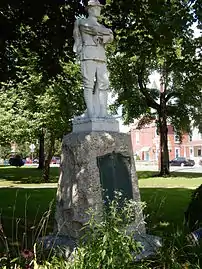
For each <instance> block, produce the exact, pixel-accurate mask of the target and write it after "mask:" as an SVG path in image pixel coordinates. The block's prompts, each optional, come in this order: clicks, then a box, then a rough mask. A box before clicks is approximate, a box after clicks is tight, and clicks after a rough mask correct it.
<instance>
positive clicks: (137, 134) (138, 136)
mask: <svg viewBox="0 0 202 269" xmlns="http://www.w3.org/2000/svg"><path fill="white" fill-rule="evenodd" d="M139 143H140V133H139V132H137V133H136V144H139Z"/></svg>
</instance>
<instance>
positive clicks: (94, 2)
mask: <svg viewBox="0 0 202 269" xmlns="http://www.w3.org/2000/svg"><path fill="white" fill-rule="evenodd" d="M102 7H103V5H102V4H100V2H99V1H98V0H90V1H88V5H87V7H86V8H87V11H88V14H89V16H93V17H99V16H100V13H101V8H102Z"/></svg>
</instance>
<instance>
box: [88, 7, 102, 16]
mask: <svg viewBox="0 0 202 269" xmlns="http://www.w3.org/2000/svg"><path fill="white" fill-rule="evenodd" d="M100 13H101V7H100V6H94V7H90V8H89V9H88V14H89V15H91V16H94V17H100Z"/></svg>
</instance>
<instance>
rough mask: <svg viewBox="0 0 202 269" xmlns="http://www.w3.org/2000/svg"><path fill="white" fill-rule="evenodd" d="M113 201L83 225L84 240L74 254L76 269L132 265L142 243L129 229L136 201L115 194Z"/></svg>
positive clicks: (74, 266)
mask: <svg viewBox="0 0 202 269" xmlns="http://www.w3.org/2000/svg"><path fill="white" fill-rule="evenodd" d="M115 196H116V197H115V199H114V200H113V201H112V202H108V203H107V204H108V205H104V210H103V214H102V215H95V214H94V213H93V211H91V212H89V214H90V216H91V219H90V220H89V222H88V223H86V225H85V227H84V230H83V232H84V236H83V238H82V241H83V243H82V244H81V246H80V247H79V248H78V249H77V250H76V251H75V253H74V254H73V257H74V262H73V264H72V268H73V269H85V268H92V269H93V268H108V269H111V268H125V269H126V268H133V262H134V259H135V256H136V255H137V254H138V253H139V252H140V251H141V249H142V247H141V245H140V244H139V243H138V242H136V241H135V240H134V238H133V233H132V232H129V228H130V225H132V224H133V221H134V219H135V216H134V212H135V207H136V206H137V204H136V203H135V202H134V201H127V200H125V201H124V203H123V204H122V206H120V203H121V200H122V197H121V195H119V194H116V195H115Z"/></svg>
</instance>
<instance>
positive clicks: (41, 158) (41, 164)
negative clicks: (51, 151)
mask: <svg viewBox="0 0 202 269" xmlns="http://www.w3.org/2000/svg"><path fill="white" fill-rule="evenodd" d="M44 161H45V155H44V132H43V131H41V133H40V135H39V166H38V169H41V170H42V169H44Z"/></svg>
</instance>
